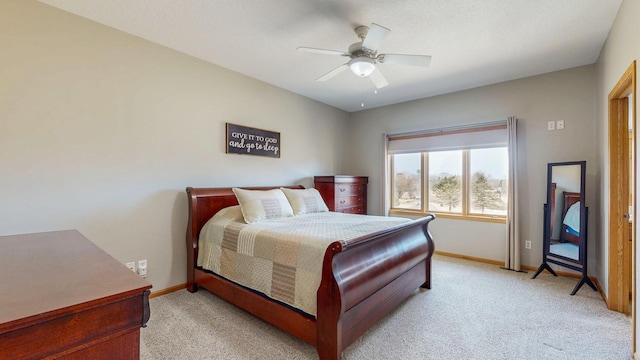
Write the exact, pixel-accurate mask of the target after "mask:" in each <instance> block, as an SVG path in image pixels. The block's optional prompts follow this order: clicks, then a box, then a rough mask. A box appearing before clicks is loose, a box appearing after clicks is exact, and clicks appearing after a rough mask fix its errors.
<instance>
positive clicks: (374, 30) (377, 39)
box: [362, 23, 391, 51]
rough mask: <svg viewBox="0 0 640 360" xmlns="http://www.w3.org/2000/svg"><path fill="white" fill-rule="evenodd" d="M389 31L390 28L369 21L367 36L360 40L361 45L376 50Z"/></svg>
mask: <svg viewBox="0 0 640 360" xmlns="http://www.w3.org/2000/svg"><path fill="white" fill-rule="evenodd" d="M390 32H391V30H389V29H387V28H386V27H384V26H380V25H378V24H375V23H371V26H369V32H367V36H366V37H365V38H364V40H363V41H362V46H363V47H366V48H367V49H369V50H372V51H376V50H378V47H380V44H382V40H384V39H385V38H386V37H387V35H389V33H390Z"/></svg>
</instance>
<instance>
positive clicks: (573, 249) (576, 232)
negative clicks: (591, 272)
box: [531, 161, 598, 295]
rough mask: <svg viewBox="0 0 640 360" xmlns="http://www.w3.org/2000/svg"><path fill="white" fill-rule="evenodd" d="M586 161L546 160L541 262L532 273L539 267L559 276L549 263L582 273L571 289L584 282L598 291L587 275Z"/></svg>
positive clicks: (575, 290)
mask: <svg viewBox="0 0 640 360" xmlns="http://www.w3.org/2000/svg"><path fill="white" fill-rule="evenodd" d="M586 167H587V162H586V161H571V162H562V163H550V164H547V202H546V204H544V231H543V237H544V238H543V242H544V246H543V249H544V251H543V254H542V264H541V265H540V267H538V270H537V271H536V273H535V274H533V276H532V277H531V278H532V279H535V278H536V277H537V276H538V275H539V274H540V273H541V272H542V271H544V270H547V271H548V272H549V273H550V274H551V275H553V276H558V275H557V274H556V272H555V271H554V270H553V268H552V267H551V265H550V264H554V265H559V266H563V267H565V268H569V269H572V270H575V271H579V272H581V273H582V277H581V278H580V281H579V282H578V284H576V287H575V288H574V289H573V291H572V292H571V295H575V294H576V292H577V291H578V290H580V287H581V286H582V285H583V284H587V285H589V286H590V287H591V288H592V289H593V290H594V291H598V289H597V288H596V285H595V284H594V283H593V282H592V281H591V279H589V277H588V276H587V213H588V212H589V208H587V207H586V206H585V204H584V197H585V196H584V195H585V186H584V184H585V173H586V170H585V169H586Z"/></svg>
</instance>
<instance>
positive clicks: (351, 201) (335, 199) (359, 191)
mask: <svg viewBox="0 0 640 360" xmlns="http://www.w3.org/2000/svg"><path fill="white" fill-rule="evenodd" d="M368 182H369V178H368V177H367V176H347V175H330V176H316V177H315V178H314V183H315V188H316V189H317V190H318V191H319V192H320V194H321V195H322V198H323V199H324V202H325V203H327V207H328V208H329V210H331V211H335V212H343V213H350V214H366V213H367V183H368Z"/></svg>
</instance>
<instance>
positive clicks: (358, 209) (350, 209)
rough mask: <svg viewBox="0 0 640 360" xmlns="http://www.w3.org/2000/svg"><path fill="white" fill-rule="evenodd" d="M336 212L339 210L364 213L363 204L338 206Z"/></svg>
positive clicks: (346, 212) (349, 212) (347, 212)
mask: <svg viewBox="0 0 640 360" xmlns="http://www.w3.org/2000/svg"><path fill="white" fill-rule="evenodd" d="M336 212H341V213H345V214H366V211H365V210H364V207H363V206H352V207H346V208H338V209H336Z"/></svg>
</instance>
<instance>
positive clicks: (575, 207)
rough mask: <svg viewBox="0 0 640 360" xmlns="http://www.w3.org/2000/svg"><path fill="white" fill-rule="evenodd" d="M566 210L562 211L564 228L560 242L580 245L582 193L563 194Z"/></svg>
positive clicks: (566, 192)
mask: <svg viewBox="0 0 640 360" xmlns="http://www.w3.org/2000/svg"><path fill="white" fill-rule="evenodd" d="M562 195H563V199H564V209H563V210H562V228H561V232H560V242H570V243H573V244H576V245H579V244H580V193H579V192H569V191H563V192H562Z"/></svg>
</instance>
